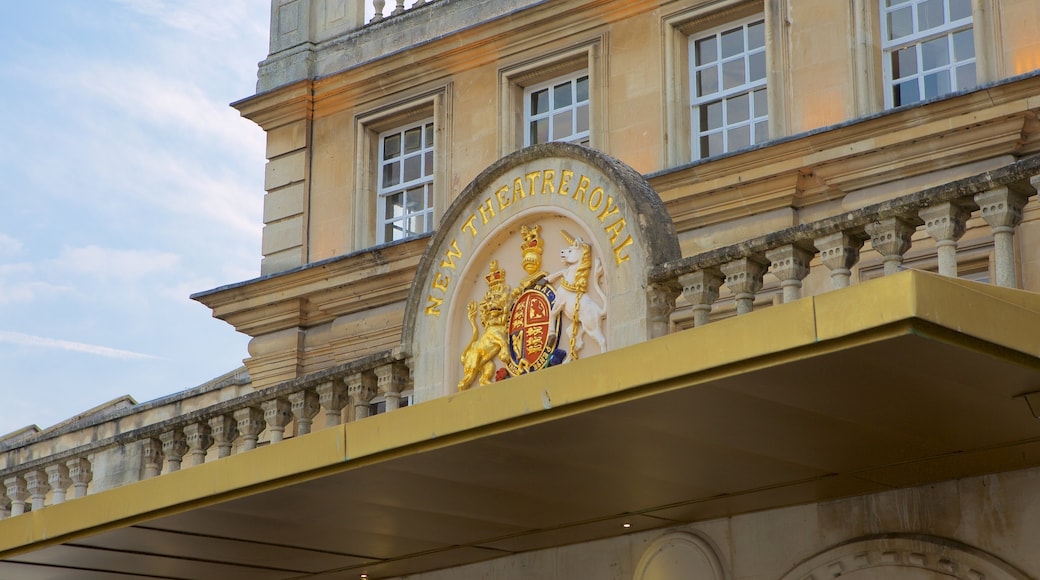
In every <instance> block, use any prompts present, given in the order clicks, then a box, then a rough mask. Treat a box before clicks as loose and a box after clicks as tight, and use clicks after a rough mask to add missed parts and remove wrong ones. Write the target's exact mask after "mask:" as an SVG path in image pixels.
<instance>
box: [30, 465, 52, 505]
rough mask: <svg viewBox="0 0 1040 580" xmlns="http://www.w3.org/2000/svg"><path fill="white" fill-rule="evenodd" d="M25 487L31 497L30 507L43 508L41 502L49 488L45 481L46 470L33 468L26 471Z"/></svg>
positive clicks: (45, 497)
mask: <svg viewBox="0 0 1040 580" xmlns="http://www.w3.org/2000/svg"><path fill="white" fill-rule="evenodd" d="M25 488H26V489H27V490H28V491H29V495H30V496H31V497H32V509H34V510H38V509H41V508H43V503H44V501H45V500H46V499H47V492H48V491H50V490H51V486H50V484H49V483H47V472H46V471H44V470H42V469H33V470H32V471H29V472H28V473H26V474H25Z"/></svg>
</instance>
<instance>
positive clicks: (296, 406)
mask: <svg viewBox="0 0 1040 580" xmlns="http://www.w3.org/2000/svg"><path fill="white" fill-rule="evenodd" d="M289 410H290V411H292V414H293V417H294V418H295V419H296V434H297V435H306V434H308V433H310V432H311V422H312V421H313V420H314V416H315V415H317V414H318V411H320V410H321V404H320V403H319V401H318V393H317V392H315V391H314V390H312V389H307V390H304V391H300V392H298V393H292V394H290V395H289Z"/></svg>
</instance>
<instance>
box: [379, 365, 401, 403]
mask: <svg viewBox="0 0 1040 580" xmlns="http://www.w3.org/2000/svg"><path fill="white" fill-rule="evenodd" d="M375 373H376V388H377V389H378V390H379V394H381V395H382V396H383V398H384V399H386V410H387V411H394V410H396V409H397V408H398V407H399V406H400V404H401V391H404V390H405V389H407V388H408V382H409V371H408V367H407V366H406V365H405V364H404V363H402V362H392V363H388V364H385V365H379V366H378V367H376V368H375Z"/></svg>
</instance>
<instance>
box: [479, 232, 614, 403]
mask: <svg viewBox="0 0 1040 580" xmlns="http://www.w3.org/2000/svg"><path fill="white" fill-rule="evenodd" d="M560 233H561V235H562V236H563V237H564V239H565V240H566V241H567V242H568V244H569V245H568V246H567V247H565V248H564V249H563V250H561V252H560V259H561V261H562V262H563V266H564V267H563V269H561V270H560V271H558V272H555V273H553V274H549V273H547V272H544V271H542V269H541V268H542V254H543V252H544V241H543V240H542V237H541V226H539V225H534V226H530V227H528V226H526V225H525V226H522V227H521V228H520V236H521V238H522V241H521V244H520V249H521V252H522V262H521V264H522V267H523V269H524V272H525V273H526V276H525V277H524V278H523V280H521V281H520V284H519V285H518V286H517V287H516V288H510V287H509V285H508V284H506V281H505V278H506V273H505V271H504V270H502V269H500V268H499V265H498V261H497V260H492V261H491V263H490V264H489V271H488V275H487V276H485V279H486V280H487V283H488V290H487V292H486V293H485V294H484V297H483V298H482V299H481V300H480V301H479V302H478V301H473V302H470V303H469V304H468V305H467V309H466V311H467V315H468V318H469V323H470V326H471V327H472V330H473V333H472V337H471V338H470V341H469V344H468V345H467V346H466V348H465V350H464V351H463V353H462V356H461V362H462V367H463V376H462V379H461V380H460V381H459V384H458V389H459V390H465V389H468V388H469V387H470V386H472V384H473V382H474V381H477V382H479V384H481V385H486V384H489V383H491V382H492V381H493V380H502V379H505V378H507V377H509V376H517V375H521V374H525V373H529V372H533V371H536V370H539V369H543V368H546V367H548V366H552V365H556V364H561V363H563V362H565V361H567V360H575V359H577V358H578V353H579V352H580V351H581V349H582V348H583V346H584V340H583V339H584V337H586V336H588V337H589V338H591V339H592V340H593V341H594V342H596V343H597V344H598V346H599V347H600V349H601V350H603V349H605V346H606V345H605V338H604V334H603V331H602V328H601V326H602V322H603V320H604V318H605V317H606V295H605V294H604V293H603V290H602V289H601V288H600V286H599V283H598V278H599V277H600V276H601V275H602V267H601V265H600V263H599V261H598V260H594V259H593V258H592V248H591V246H590V245H589V244H588V243H587V242H584V241H583V240H582V239H581V238H575V237H573V236H571V235H570V234H568V233H567V232H565V231H561V232H560ZM554 284H557V285H559V287H560V289H559V290H557V288H556V287H555V286H554ZM590 290H592V291H593V292H594V293H595V294H596V295H597V298H598V301H597V300H596V299H593V297H592V296H590V295H589V291H590ZM478 316H479V320H480V325H479V326H478V324H477V319H478ZM565 320H566V321H568V322H569V324H568V325H566V326H565V324H564V322H565ZM480 327H483V331H481V330H480ZM565 329H566V331H567V334H568V336H569V340H567V341H566V343H565V344H563V345H561V344H559V341H560V337H561V336H563V331H564V330H565ZM498 362H501V363H502V365H503V366H501V367H499V366H498V365H497V363H498Z"/></svg>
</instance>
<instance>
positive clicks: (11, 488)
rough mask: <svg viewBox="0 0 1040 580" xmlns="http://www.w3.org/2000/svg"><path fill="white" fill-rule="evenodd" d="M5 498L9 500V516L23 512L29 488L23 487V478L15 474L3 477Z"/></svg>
mask: <svg viewBox="0 0 1040 580" xmlns="http://www.w3.org/2000/svg"><path fill="white" fill-rule="evenodd" d="M4 487H6V488H7V498H8V499H9V500H11V517H14V516H20V515H22V514H24V513H25V500H27V499H29V490H27V489H26V488H25V478H23V477H22V476H20V475H15V476H12V477H8V478H7V479H4Z"/></svg>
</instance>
